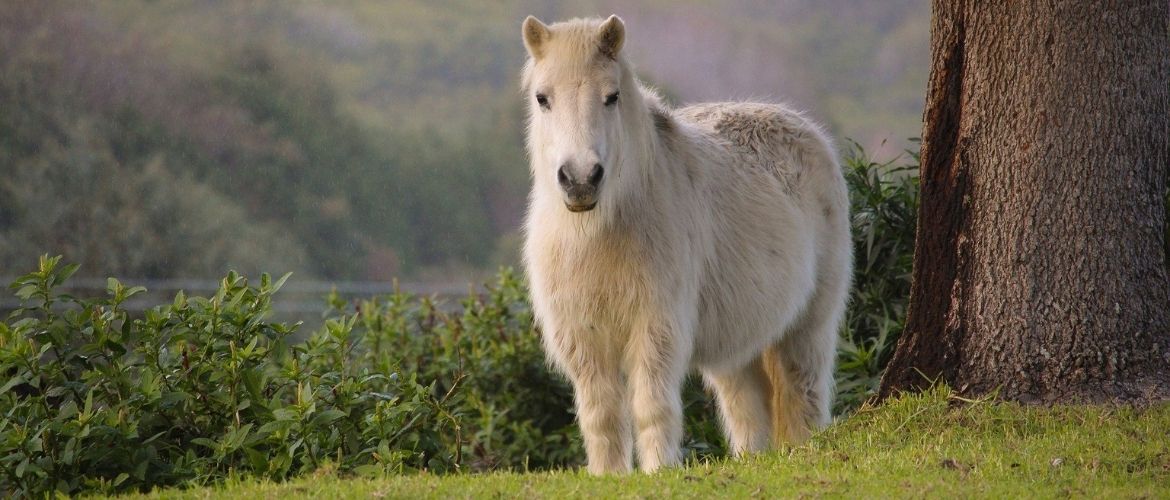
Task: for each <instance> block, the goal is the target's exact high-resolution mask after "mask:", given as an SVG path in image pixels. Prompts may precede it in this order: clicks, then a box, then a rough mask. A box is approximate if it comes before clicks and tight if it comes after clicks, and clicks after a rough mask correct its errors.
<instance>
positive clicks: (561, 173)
mask: <svg viewBox="0 0 1170 500" xmlns="http://www.w3.org/2000/svg"><path fill="white" fill-rule="evenodd" d="M557 182H558V183H560V185H561V187H563V188H566V189H567V188H568V187H569V186H570V185H571V183H570V182H569V174H567V173H565V165H561V168H558V169H557Z"/></svg>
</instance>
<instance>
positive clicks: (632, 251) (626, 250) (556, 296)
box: [530, 240, 652, 329]
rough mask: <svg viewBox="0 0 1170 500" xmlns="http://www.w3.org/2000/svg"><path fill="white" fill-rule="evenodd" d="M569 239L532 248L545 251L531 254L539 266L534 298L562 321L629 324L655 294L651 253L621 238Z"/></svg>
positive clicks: (608, 326)
mask: <svg viewBox="0 0 1170 500" xmlns="http://www.w3.org/2000/svg"><path fill="white" fill-rule="evenodd" d="M566 243H567V242H552V243H550V244H549V245H548V246H547V248H534V249H533V250H535V251H537V252H539V253H540V255H538V256H537V258H535V259H531V258H530V264H532V265H535V266H536V267H538V269H534V271H536V272H535V273H533V274H534V275H535V276H534V277H533V278H534V279H533V283H532V287H533V290H532V292H533V300H534V301H537V302H539V303H540V305H541V306H543V307H542V309H544V310H545V311H546V312H547V314H549V315H552V316H554V318H550V319H554V320H556V322H558V323H563V322H570V323H579V324H583V325H589V326H590V327H592V328H605V329H612V328H622V327H624V326H626V325H624V323H627V322H629V318H631V317H633V316H635V315H637V313H638V312H641V311H642V310H643V309H644V308H645V304H646V303H647V302H648V300H649V298H650V296H651V288H652V287H651V281H650V279H649V278H650V275H651V274H652V273H651V271H650V269H651V267H652V262H650V261H649V259H648V257H649V255H647V254H646V253H645V252H643V251H640V249H639V247H638V246H637V245H635V244H631V243H629V242H625V241H620V240H617V241H615V240H610V241H603V242H597V243H593V244H589V243H580V242H577V243H576V244H575V245H573V244H566ZM530 257H532V256H530Z"/></svg>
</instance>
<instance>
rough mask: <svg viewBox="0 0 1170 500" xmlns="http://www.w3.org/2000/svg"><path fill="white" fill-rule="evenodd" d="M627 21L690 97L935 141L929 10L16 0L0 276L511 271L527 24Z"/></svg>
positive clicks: (1, 133) (4, 66)
mask: <svg viewBox="0 0 1170 500" xmlns="http://www.w3.org/2000/svg"><path fill="white" fill-rule="evenodd" d="M611 12H614V13H618V14H619V15H622V16H623V17H624V18H625V20H626V22H627V25H628V27H629V33H630V40H629V43H628V45H627V46H628V47H629V49H628V50H629V51H630V57H631V59H632V60H633V61H634V62H635V64H636V65H637V67H638V68H639V70H640V72H641V73H642V74H643V76H644V77H645V78H647V79H648V80H649V81H651V82H653V83H655V84H657V85H659V86H661V87H662V88H663V89H664V90H665V91H666V92H667V94H668V95H670V96H672V97H673V98H674V99H675V100H677V101H679V102H680V103H682V102H690V101H699V100H721V99H736V98H747V97H757V98H766V99H776V100H785V101H788V102H791V103H793V104H795V105H797V106H799V107H802V108H805V109H807V110H808V111H809V112H810V113H811V115H812V116H814V117H816V118H818V119H819V120H821V121H823V122H825V123H826V124H827V125H829V126H830V127H831V128H832V129H833V131H834V133H835V134H836V135H838V136H841V137H851V138H854V139H856V140H858V141H860V142H861V143H863V144H865V145H868V146H870V147H876V146H878V145H880V144H881V143H882V141H891V145H892V147H891V148H889V149H890V150H891V151H896V150H897V149H900V148H901V147H904V146H905V145H906V144H907V143H905V142H904V139H905V138H906V137H910V136H915V135H917V134H918V133H919V125H918V120H919V117H920V108H921V100H922V98H921V93H922V88H923V87H924V81H925V67H926V41H927V40H926V38H927V28H928V22H927V21H928V17H927V16H928V9H927V8H926V6H925V1H924V0H915V1H906V0H896V1H895V0H891V1H887V2H881V3H876V2H861V3H859V2H852V1H844V0H827V1H819V2H818V1H812V0H785V1H779V2H756V1H739V2H721V3H719V4H713V3H709V2H699V1H681V2H666V1H659V0H647V1H642V2H616V1H571V2H551V1H524V0H513V1H501V2H480V1H472V0H447V1H421V0H419V1H395V2H387V1H384V0H345V1H336V2H313V3H308V2H286V1H280V0H254V1H249V2H204V1H194V0H164V1H124V0H98V1H94V2H76V1H64V0H43V1H38V2H13V3H10V4H9V5H7V6H5V8H4V10H3V12H2V13H0V47H3V48H4V49H3V50H0V109H2V110H3V111H2V112H0V169H3V170H2V171H3V173H4V175H3V176H2V178H0V262H26V265H24V266H18V267H19V268H21V269H23V268H26V267H28V266H27V263H29V262H31V260H30V259H32V258H33V256H35V255H37V254H39V253H43V252H52V253H61V252H64V253H66V254H67V259H69V260H70V261H75V262H81V263H82V264H83V272H89V273H92V274H94V275H106V274H120V275H124V276H142V277H172V276H183V277H197V276H218V275H219V274H221V273H222V271H223V270H224V269H226V268H228V267H234V268H237V269H240V270H242V271H245V272H254V271H257V270H260V269H263V270H269V271H272V272H282V271H285V270H296V271H299V272H300V273H301V275H302V276H306V275H307V276H316V277H321V278H331V279H386V278H388V277H389V276H392V275H404V276H413V277H422V278H427V277H432V278H433V277H442V276H447V277H452V276H459V277H466V278H470V277H471V276H473V275H475V274H476V273H477V272H479V271H482V270H483V269H485V268H490V267H492V266H494V265H496V264H498V263H510V262H514V260H515V255H516V243H517V238H516V235H515V233H516V228H517V224H518V222H519V220H520V216H521V214H522V210H523V205H524V197H525V193H526V191H527V188H528V173H527V167H526V160H525V158H524V152H523V150H522V122H523V115H522V110H521V101H520V96H519V93H518V91H517V88H516V87H517V81H516V80H517V73H518V71H519V69H520V66H521V65H522V64H523V58H524V52H523V48H522V45H521V43H520V41H519V34H518V31H519V24H520V21H521V20H522V19H523V17H524V16H525V15H527V14H529V13H533V14H536V15H538V16H540V17H542V18H543V19H546V20H550V21H551V20H556V19H562V18H567V17H572V16H579V15H603V14H608V13H611ZM3 274H8V273H7V272H5V270H4V269H0V275H3Z"/></svg>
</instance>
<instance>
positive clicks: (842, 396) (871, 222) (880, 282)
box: [834, 143, 918, 413]
mask: <svg viewBox="0 0 1170 500" xmlns="http://www.w3.org/2000/svg"><path fill="white" fill-rule="evenodd" d="M907 155H908V157H909V158H910V160H912V161H911V162H910V163H908V164H899V163H898V162H899V160H900V158H894V159H893V160H890V161H887V162H885V163H876V162H874V161H872V160H870V159H869V158H868V157H867V156H866V154H865V151H864V150H863V149H862V148H861V146H859V145H857V144H856V143H855V144H853V147H852V148H850V150H849V152H848V154H847V155H846V157H845V161H844V168H845V180H846V182H847V183H848V184H849V198H850V202H851V204H852V207H851V213H852V217H853V220H852V223H853V259H854V269H853V288H852V290H851V291H850V297H849V309H848V311H847V312H846V315H845V327H844V328H843V330H842V332H841V347H840V352H839V355H838V360H837V401H836V404H835V405H834V408H835V410H836V412H837V413H843V412H847V411H849V410H851V409H853V408H856V407H857V406H859V405H860V404H861V403H862V402H864V401H865V400H867V399H869V398H870V397H871V396H873V395H874V394H876V392H877V388H878V383H879V382H880V381H881V374H882V370H883V369H884V368H885V366H886V363H887V362H889V357H890V356H891V355H892V354H893V348H894V345H896V343H897V340H898V336H899V335H900V334H901V333H902V327H903V326H904V322H905V318H906V306H907V305H908V302H909V297H910V272H911V270H912V267H913V254H914V231H915V228H916V227H917V219H918V176H917V172H918V154H917V153H916V152H907Z"/></svg>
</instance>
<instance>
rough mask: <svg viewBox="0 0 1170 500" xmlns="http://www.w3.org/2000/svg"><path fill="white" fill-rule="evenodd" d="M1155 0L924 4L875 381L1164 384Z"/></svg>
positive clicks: (1163, 155) (1050, 389)
mask: <svg viewBox="0 0 1170 500" xmlns="http://www.w3.org/2000/svg"><path fill="white" fill-rule="evenodd" d="M1167 7H1168V5H1167V2H1165V1H1164V0H1145V1H1137V0H1135V1H1119V2H1097V1H1093V0H1079V1H1066V2H977V1H975V0H964V1H950V0H947V1H941V0H936V1H935V2H934V4H933V16H932V18H933V21H932V31H931V53H932V66H931V74H930V80H929V88H928V93H927V101H926V109H925V121H926V123H925V127H924V131H923V150H922V166H921V173H920V175H921V183H922V194H921V202H922V204H921V206H920V211H919V226H918V234H917V241H916V245H915V261H914V272H913V284H912V287H911V299H910V309H909V317H908V319H907V325H906V330H905V332H904V334H903V336H902V339H901V341H900V343H899V345H898V349H897V352H896V353H895V355H894V358H893V360H892V361H891V363H890V366H889V369H888V371H887V372H886V374H885V377H884V379H883V381H882V388H881V393H882V395H890V394H892V393H894V392H897V391H900V390H906V389H916V388H920V387H922V386H923V385H925V384H926V383H928V382H927V379H936V380H941V381H945V382H947V383H949V384H950V385H951V386H952V387H954V388H956V389H958V390H960V391H961V392H964V393H970V394H981V393H987V392H990V391H993V390H996V389H997V388H998V389H999V390H1000V392H999V394H1000V396H1002V397H1006V398H1009V399H1014V400H1020V401H1025V402H1033V401H1035V402H1051V401H1059V400H1073V399H1075V400H1086V401H1106V400H1143V399H1163V398H1167V397H1170V298H1168V294H1167V288H1168V286H1167V273H1166V265H1165V261H1164V252H1165V250H1164V247H1163V238H1164V237H1165V236H1164V232H1163V231H1164V224H1165V222H1166V221H1165V216H1166V215H1165V212H1164V206H1163V196H1164V193H1165V189H1166V169H1167V160H1168V157H1170V155H1168V151H1170V150H1168V148H1170V143H1168V142H1167V140H1168V137H1170V112H1168V109H1167V101H1168V95H1167V93H1168V90H1170V80H1168V78H1167V76H1168V69H1170V67H1168V62H1170V58H1168V57H1167V54H1170V44H1168V40H1167V34H1168V26H1167V21H1168V19H1170V13H1168V12H1167Z"/></svg>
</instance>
